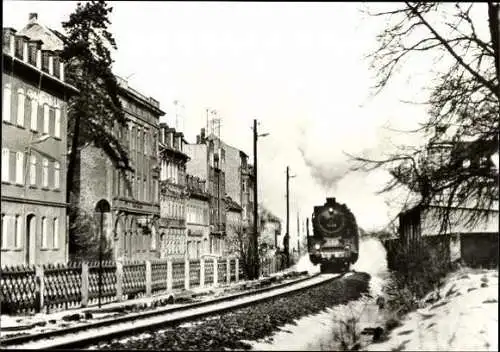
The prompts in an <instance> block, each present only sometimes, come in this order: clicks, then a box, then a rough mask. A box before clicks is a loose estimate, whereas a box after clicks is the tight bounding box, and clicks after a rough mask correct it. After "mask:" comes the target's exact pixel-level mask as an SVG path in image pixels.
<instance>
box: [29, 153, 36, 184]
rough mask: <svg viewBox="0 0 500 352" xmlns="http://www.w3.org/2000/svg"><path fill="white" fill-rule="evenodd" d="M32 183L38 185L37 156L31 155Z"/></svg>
mask: <svg viewBox="0 0 500 352" xmlns="http://www.w3.org/2000/svg"><path fill="white" fill-rule="evenodd" d="M30 159H31V160H30V184H31V185H32V186H35V185H36V156H35V155H31V156H30Z"/></svg>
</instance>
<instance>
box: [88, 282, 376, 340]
mask: <svg viewBox="0 0 500 352" xmlns="http://www.w3.org/2000/svg"><path fill="white" fill-rule="evenodd" d="M369 280H370V276H369V275H368V274H366V273H353V274H351V275H349V276H346V277H344V278H342V279H338V280H334V281H331V282H328V283H325V284H321V285H320V286H317V287H313V288H310V289H307V290H304V291H301V292H297V293H294V294H292V295H289V296H286V297H279V298H273V299H271V300H268V301H266V302H262V303H258V304H256V305H252V306H249V307H245V308H240V309H237V310H234V311H231V312H226V313H223V314H221V315H218V316H211V317H206V318H202V319H199V320H196V321H193V322H189V323H183V324H180V325H177V326H170V327H166V328H162V329H157V330H150V331H145V332H141V333H140V334H136V336H130V337H128V338H120V339H112V340H110V341H103V342H101V343H99V344H98V345H93V346H86V348H90V349H99V350H101V349H123V350H129V349H148V350H151V349H153V350H163V349H166V350H227V349H239V350H241V349H246V350H249V349H251V346H250V344H248V343H247V342H245V341H257V340H261V339H264V338H269V337H270V336H272V335H273V333H274V332H277V331H278V330H279V328H280V327H282V326H284V325H286V324H294V321H295V320H296V319H299V318H301V317H304V316H307V315H310V314H316V313H319V312H322V311H324V310H325V309H326V308H329V307H332V306H335V305H338V304H345V303H347V302H349V301H351V300H356V299H358V298H359V297H360V296H361V293H364V292H367V291H368V285H369ZM82 347H84V346H82Z"/></svg>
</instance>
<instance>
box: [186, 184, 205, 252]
mask: <svg viewBox="0 0 500 352" xmlns="http://www.w3.org/2000/svg"><path fill="white" fill-rule="evenodd" d="M186 185H187V191H188V193H189V198H188V202H187V209H186V224H187V229H188V236H187V241H188V242H187V250H188V257H189V258H190V259H198V258H200V256H202V255H204V254H210V253H211V252H210V250H211V243H210V227H209V211H210V207H209V199H210V196H209V195H208V193H207V191H206V181H205V180H201V179H200V178H199V177H196V176H192V175H186Z"/></svg>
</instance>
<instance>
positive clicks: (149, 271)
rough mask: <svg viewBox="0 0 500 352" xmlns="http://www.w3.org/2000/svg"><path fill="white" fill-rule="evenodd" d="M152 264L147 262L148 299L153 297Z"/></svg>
mask: <svg viewBox="0 0 500 352" xmlns="http://www.w3.org/2000/svg"><path fill="white" fill-rule="evenodd" d="M151 276H152V275H151V262H150V261H149V260H146V297H151V286H152V285H151V280H152V277H151Z"/></svg>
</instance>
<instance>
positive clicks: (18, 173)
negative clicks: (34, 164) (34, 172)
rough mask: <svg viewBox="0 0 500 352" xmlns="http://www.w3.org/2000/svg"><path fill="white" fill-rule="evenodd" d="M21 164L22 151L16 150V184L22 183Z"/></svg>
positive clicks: (22, 163)
mask: <svg viewBox="0 0 500 352" xmlns="http://www.w3.org/2000/svg"><path fill="white" fill-rule="evenodd" d="M23 165H24V153H22V152H17V153H16V183H17V184H18V185H22V184H23V183H24V180H23V178H24V172H23Z"/></svg>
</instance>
